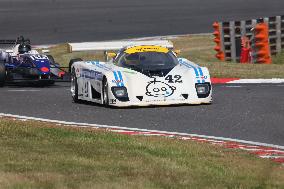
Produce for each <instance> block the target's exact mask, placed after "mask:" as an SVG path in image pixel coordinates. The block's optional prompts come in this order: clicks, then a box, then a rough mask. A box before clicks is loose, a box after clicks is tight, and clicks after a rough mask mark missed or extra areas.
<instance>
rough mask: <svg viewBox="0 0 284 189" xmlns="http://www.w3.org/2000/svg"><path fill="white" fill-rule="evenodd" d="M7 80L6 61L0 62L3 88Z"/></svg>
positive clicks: (1, 85)
mask: <svg viewBox="0 0 284 189" xmlns="http://www.w3.org/2000/svg"><path fill="white" fill-rule="evenodd" d="M5 80H6V67H5V63H4V61H0V87H3V86H4V84H5Z"/></svg>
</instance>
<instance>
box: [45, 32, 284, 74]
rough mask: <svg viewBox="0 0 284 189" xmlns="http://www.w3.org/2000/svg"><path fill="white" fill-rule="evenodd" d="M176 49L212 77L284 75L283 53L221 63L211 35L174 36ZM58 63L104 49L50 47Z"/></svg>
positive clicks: (95, 57) (97, 57)
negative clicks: (267, 60)
mask: <svg viewBox="0 0 284 189" xmlns="http://www.w3.org/2000/svg"><path fill="white" fill-rule="evenodd" d="M172 41H173V43H174V46H175V48H176V49H180V50H181V51H182V53H181V54H180V55H179V56H180V57H185V58H187V59H189V60H191V61H193V62H196V63H198V64H199V65H201V66H206V67H208V68H209V71H210V74H211V77H236V78H284V53H281V54H279V55H277V56H275V57H273V64H271V65H264V64H238V63H231V62H220V61H219V60H217V59H216V58H215V51H214V50H213V49H214V46H215V44H214V42H213V37H212V36H211V35H188V36H183V37H178V38H175V39H172ZM50 50H51V54H52V55H53V56H54V58H55V59H56V61H57V62H59V63H61V64H62V65H64V66H66V65H68V63H69V61H70V59H71V58H77V57H80V58H83V59H84V60H103V53H102V52H74V53H68V52H67V45H66V44H63V45H58V46H56V47H53V48H51V49H50Z"/></svg>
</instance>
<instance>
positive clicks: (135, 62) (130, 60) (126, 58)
mask: <svg viewBox="0 0 284 189" xmlns="http://www.w3.org/2000/svg"><path fill="white" fill-rule="evenodd" d="M115 62H116V64H117V65H118V66H121V67H124V68H129V69H133V70H136V71H142V72H143V70H144V71H145V70H149V71H157V70H166V69H172V68H173V67H175V66H176V65H177V64H178V60H177V58H176V56H175V55H174V54H173V53H172V52H171V51H169V52H167V53H164V52H137V53H132V54H128V53H125V52H124V53H122V54H121V55H120V56H118V57H117V59H116V61H115Z"/></svg>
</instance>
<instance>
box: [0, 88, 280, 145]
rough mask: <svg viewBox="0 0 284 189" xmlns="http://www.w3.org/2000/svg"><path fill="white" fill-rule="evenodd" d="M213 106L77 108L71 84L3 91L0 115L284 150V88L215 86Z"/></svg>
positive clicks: (91, 105) (88, 106) (0, 97)
mask: <svg viewBox="0 0 284 189" xmlns="http://www.w3.org/2000/svg"><path fill="white" fill-rule="evenodd" d="M213 89H214V93H213V98H214V102H213V104H211V105H199V106H167V107H150V108H122V109H118V108H105V107H103V106H99V105H96V104H93V103H83V104H75V103H73V102H72V100H71V96H70V93H69V86H68V84H67V83H62V84H57V85H55V86H51V87H46V88H34V87H25V86H23V87H19V86H6V87H4V88H0V113H7V114H16V115H22V116H31V117H38V118H46V119H53V120H62V121H70V122H81V123H91V124H92V123H93V124H102V125H111V126H123V127H130V128H140V129H151V130H162V131H171V132H182V133H191V134H200V135H209V136H216V137H226V138H234V139H241V140H249V141H255V142H262V143H269V144H275V145H281V146H284V127H283V126H284V95H283V94H284V84H273V85H267V84H266V85H264V84H242V85H237V84H235V85H215V86H213Z"/></svg>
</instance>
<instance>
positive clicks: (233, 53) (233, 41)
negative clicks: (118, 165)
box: [230, 21, 237, 62]
mask: <svg viewBox="0 0 284 189" xmlns="http://www.w3.org/2000/svg"><path fill="white" fill-rule="evenodd" d="M230 41H231V58H232V61H234V62H236V61H237V57H236V33H235V21H230Z"/></svg>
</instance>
